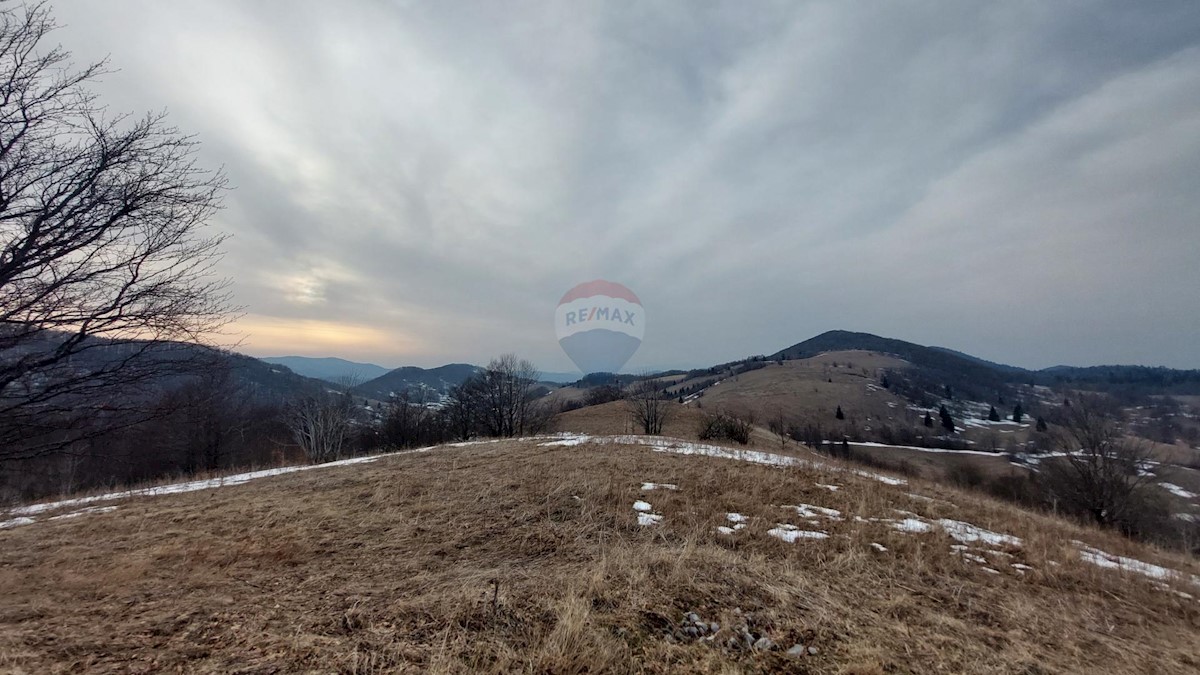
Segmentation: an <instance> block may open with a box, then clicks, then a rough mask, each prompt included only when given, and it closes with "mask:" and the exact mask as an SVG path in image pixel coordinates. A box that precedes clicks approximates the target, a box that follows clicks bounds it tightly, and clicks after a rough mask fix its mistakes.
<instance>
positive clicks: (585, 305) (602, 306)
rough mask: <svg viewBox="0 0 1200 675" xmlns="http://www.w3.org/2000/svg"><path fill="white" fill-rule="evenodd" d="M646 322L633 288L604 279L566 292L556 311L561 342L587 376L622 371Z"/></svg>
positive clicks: (555, 326) (555, 320) (640, 341)
mask: <svg viewBox="0 0 1200 675" xmlns="http://www.w3.org/2000/svg"><path fill="white" fill-rule="evenodd" d="M645 325H646V310H645V309H644V308H643V307H642V303H641V301H640V300H638V297H637V296H636V295H634V293H633V291H631V290H629V289H628V288H626V287H625V286H622V285H621V284H618V283H615V282H612V281H605V280H603V279H597V280H595V281H588V282H585V283H582V284H579V285H578V286H576V287H574V288H572V289H571V290H569V291H567V292H566V294H565V295H563V297H562V300H559V302H558V309H557V310H555V313H554V329H555V333H556V334H557V335H558V343H559V345H561V346H562V348H563V351H565V352H566V353H567V356H569V357H571V360H572V361H574V362H575V365H576V366H578V367H579V370H580V371H582V372H583V373H584V374H585V375H586V374H589V373H615V372H618V371H620V369H621V367H622V366H624V365H625V363H626V362H627V361H628V360H629V358H630V357H631V356H633V353H634V352H636V351H637V349H638V347H639V346H640V345H641V344H642V336H643V334H644V331H645Z"/></svg>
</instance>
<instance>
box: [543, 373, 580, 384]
mask: <svg viewBox="0 0 1200 675" xmlns="http://www.w3.org/2000/svg"><path fill="white" fill-rule="evenodd" d="M581 377H583V374H582V373H579V372H575V373H542V382H554V383H556V384H567V383H569V382H578V381H579V378H581Z"/></svg>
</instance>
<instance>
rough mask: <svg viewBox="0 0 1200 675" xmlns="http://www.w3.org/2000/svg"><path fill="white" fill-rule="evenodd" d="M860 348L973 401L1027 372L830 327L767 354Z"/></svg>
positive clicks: (802, 356)
mask: <svg viewBox="0 0 1200 675" xmlns="http://www.w3.org/2000/svg"><path fill="white" fill-rule="evenodd" d="M856 349H857V350H864V351H871V352H880V353H883V354H892V355H894V356H898V357H900V358H902V359H904V360H905V361H908V362H909V363H911V364H913V365H914V366H916V367H917V369H918V371H919V375H920V386H921V387H923V388H929V389H932V387H933V385H934V383H937V384H939V385H940V386H942V387H944V386H950V387H952V388H953V390H954V391H956V392H958V393H959V394H960V395H963V396H966V397H969V398H974V399H976V400H992V398H993V397H994V396H995V395H996V393H997V392H999V391H1002V390H1004V389H1006V388H1007V387H1008V385H1009V384H1010V383H1011V382H1013V381H1015V380H1019V379H1021V378H1022V376H1025V377H1024V379H1028V375H1030V374H1031V373H1030V372H1029V371H1025V370H1022V369H1020V368H1016V367H1014V366H1004V365H1001V364H994V363H991V362H989V361H985V360H983V359H980V358H977V357H974V356H970V355H967V354H963V353H961V352H956V351H953V350H950V349H945V348H942V347H926V346H925V345H919V344H916V343H913V342H905V341H904V340H895V339H892V338H885V337H880V336H878V335H872V334H870V333H854V332H850V331H844V330H831V331H829V332H826V333H821V334H820V335H818V336H816V337H813V338H809V339H808V340H805V341H804V342H800V343H797V344H794V345H792V346H791V347H788V348H786V349H781V350H780V351H778V352H776V353H775V354H772V355H771V356H769V357H767V358H769V359H780V358H782V359H805V358H809V357H813V356H816V355H818V354H823V353H825V352H836V351H846V350H856Z"/></svg>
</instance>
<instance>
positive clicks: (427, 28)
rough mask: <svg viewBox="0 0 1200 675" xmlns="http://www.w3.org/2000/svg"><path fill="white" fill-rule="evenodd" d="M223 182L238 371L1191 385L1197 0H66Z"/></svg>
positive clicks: (91, 54)
mask: <svg viewBox="0 0 1200 675" xmlns="http://www.w3.org/2000/svg"><path fill="white" fill-rule="evenodd" d="M51 4H52V6H53V7H54V12H55V15H56V16H57V19H58V22H59V23H60V24H62V27H61V29H60V30H59V31H57V32H56V33H55V34H54V35H53V39H54V40H57V41H58V42H60V43H61V44H62V45H63V46H64V47H65V48H66V49H68V50H70V51H72V52H73V53H74V57H75V59H76V61H77V62H78V63H85V62H91V61H95V60H99V59H103V58H108V59H109V64H110V67H111V69H112V70H113V72H111V73H109V74H107V75H105V76H104V77H103V78H102V80H100V81H98V82H96V83H94V85H93V87H92V88H93V89H94V91H95V92H96V93H98V94H99V95H100V96H101V97H102V99H103V101H104V102H105V103H106V104H107V105H108V107H109V109H110V110H112V111H113V112H145V111H160V110H165V111H167V113H168V115H169V120H170V121H171V123H172V124H174V125H175V126H177V127H178V128H179V129H180V130H181V131H182V132H184V133H188V134H194V135H195V136H196V137H197V139H198V140H199V141H200V142H201V144H202V148H201V150H200V155H199V159H200V162H201V163H202V164H204V165H205V166H208V167H213V168H218V167H221V168H223V170H224V171H225V173H226V174H227V176H228V178H229V181H230V184H231V186H232V187H233V189H232V190H230V191H229V192H228V194H226V196H225V208H224V209H223V210H222V211H221V213H220V214H219V215H218V216H217V217H216V218H214V220H213V222H212V223H211V227H212V228H213V229H214V231H220V232H226V233H229V234H231V235H232V237H231V239H230V240H229V241H228V242H227V244H226V247H225V257H224V259H223V261H222V263H221V266H220V272H221V274H223V275H226V276H228V277H229V278H230V280H231V281H232V284H233V291H234V294H235V298H236V302H237V304H238V305H240V306H242V307H243V308H244V314H243V316H242V317H241V318H240V319H239V320H238V322H237V323H236V324H235V325H234V327H233V328H234V332H235V334H236V335H237V336H238V338H239V339H240V340H241V345H240V349H241V350H242V351H244V352H246V353H249V354H252V355H258V356H264V355H282V354H300V355H307V356H340V357H343V358H349V359H353V360H362V361H371V362H375V363H378V364H381V365H384V366H389V367H392V366H399V365H419V366H434V365H439V364H442V363H447V362H472V363H481V362H486V361H487V360H488V359H489V358H491V357H493V356H496V355H498V354H501V353H506V352H513V353H516V354H518V355H520V356H522V357H526V358H529V359H531V360H532V361H534V362H535V363H536V364H537V365H538V366H539V367H540V368H542V369H543V370H547V371H569V370H572V369H573V366H572V364H571V362H570V361H569V360H568V358H567V357H566V355H565V354H564V353H563V352H562V350H561V349H560V347H559V345H558V343H557V340H556V337H555V332H554V313H555V307H556V305H557V304H558V301H559V299H560V298H561V297H562V296H563V294H564V293H565V292H566V291H567V290H568V289H570V288H571V287H573V286H575V285H576V284H578V283H580V282H584V281H589V280H592V279H607V280H610V281H614V282H618V283H621V284H624V285H625V286H627V287H629V288H630V289H632V290H633V291H634V292H635V293H636V294H637V296H638V297H639V298H640V300H641V302H642V305H643V306H644V308H645V313H646V324H645V335H644V338H643V342H642V345H641V348H640V350H639V351H638V352H637V353H636V354H635V355H634V356H633V358H632V359H631V360H630V362H629V364H628V365H627V370H631V371H636V370H639V369H648V368H666V367H696V366H706V365H711V364H714V363H718V362H725V361H730V360H733V359H737V358H741V357H744V356H748V355H754V354H769V353H772V352H775V351H777V350H779V349H782V348H784V347H787V346H789V345H791V344H794V343H796V342H799V341H801V340H804V339H806V338H808V337H812V336H814V335H817V334H819V333H822V332H824V331H826V330H832V329H845V330H856V331H865V332H871V333H875V334H879V335H884V336H888V337H895V338H900V339H905V340H910V341H914V342H918V343H921V344H933V345H940V346H945V347H951V348H954V349H958V350H961V351H965V352H968V353H971V354H975V355H978V356H981V357H984V358H987V359H990V360H993V361H1000V362H1005V363H1010V364H1013V365H1019V366H1024V367H1033V368H1037V367H1045V366H1051V365H1056V364H1070V365H1095V364H1107V363H1135V364H1146V365H1167V366H1172V367H1183V368H1200V189H1198V187H1200V3H1197V2H1195V0H1183V1H1181V2H1169V1H1163V2H1152V3H1131V2H1087V1H1082V0H1079V1H1070V2H1053V3H1050V2H1044V1H1042V0H1036V1H1030V2H1020V1H1014V2H1003V3H984V2H957V1H951V0H947V1H945V2H924V1H920V0H917V1H912V2H844V1H835V2H799V1H797V2H767V1H763V2H757V1H756V2H691V1H688V2H682V1H681V2H668V1H662V2H620V1H612V0H607V1H596V2H584V1H579V2H550V1H547V2H536V1H525V0H510V1H507V2H485V1H479V2H475V1H472V2H416V1H396V2H383V1H381V0H380V1H367V0H363V1H361V2H344V3H343V2H337V3H334V2H328V1H326V2H295V1H291V0H288V1H284V0H258V1H255V2H244V1H237V2H234V1H230V2H223V1H220V0H205V1H204V2H194V1H193V2H183V1H175V0H149V1H145V2H135V1H133V0H107V1H106V2H95V1H92V0H56V1H55V2H52V3H51Z"/></svg>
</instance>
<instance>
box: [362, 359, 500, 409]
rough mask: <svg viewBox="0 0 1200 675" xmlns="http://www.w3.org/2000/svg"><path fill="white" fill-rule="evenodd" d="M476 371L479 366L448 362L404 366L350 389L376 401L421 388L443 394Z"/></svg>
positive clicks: (420, 389) (414, 391) (413, 391)
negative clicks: (423, 365)
mask: <svg viewBox="0 0 1200 675" xmlns="http://www.w3.org/2000/svg"><path fill="white" fill-rule="evenodd" d="M478 370H479V366H473V365H471V364H469V363H449V364H446V365H444V366H439V367H437V368H418V367H417V366H404V367H401V368H397V369H395V370H392V371H388V372H387V373H386V374H384V375H381V376H379V377H377V378H375V379H373V380H369V381H367V382H363V383H362V384H360V385H358V386H356V387H354V388H353V390H352V391H353V392H354V393H355V394H358V395H360V396H366V397H369V398H374V399H379V400H386V399H387V398H388V397H390V396H391V395H392V394H396V395H399V394H400V393H402V392H404V391H409V392H412V393H414V394H416V393H419V392H422V391H432V392H435V393H445V392H446V391H448V390H449V389H450V387H454V386H457V385H460V384H462V383H463V381H464V380H466V379H467V378H468V377H470V376H471V375H473V374H474V373H475V372H476V371H478Z"/></svg>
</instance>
